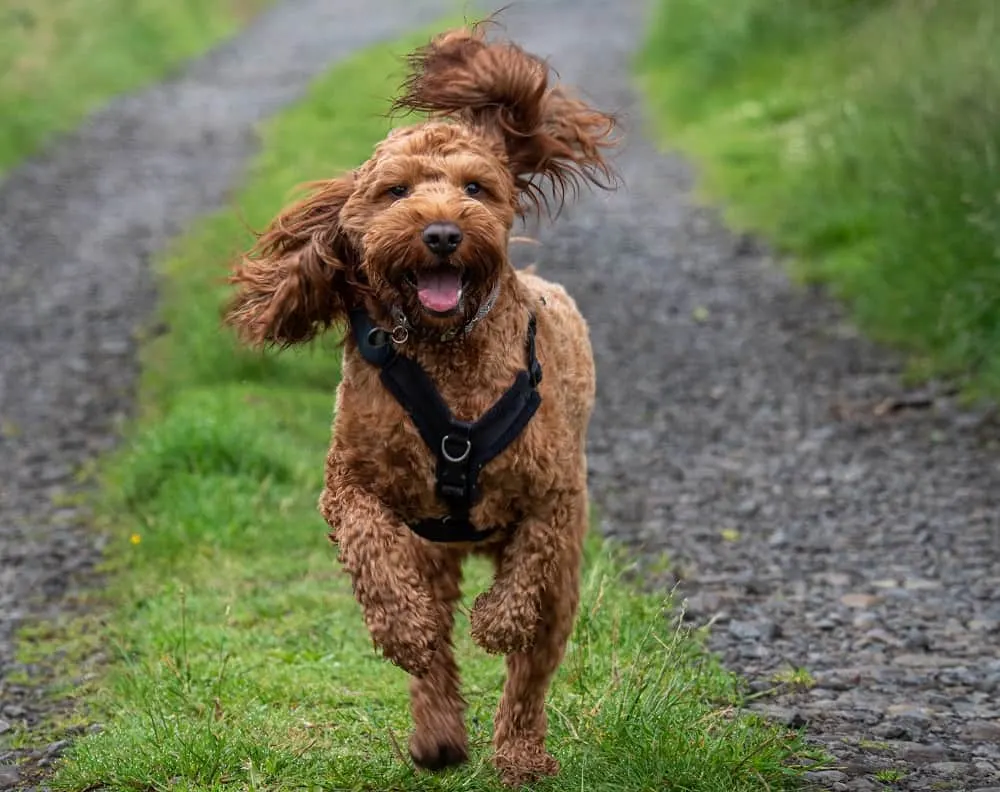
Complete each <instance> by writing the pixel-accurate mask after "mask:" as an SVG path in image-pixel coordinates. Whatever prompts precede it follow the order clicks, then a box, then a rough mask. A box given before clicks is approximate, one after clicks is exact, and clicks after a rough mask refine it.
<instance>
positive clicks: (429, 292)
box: [417, 269, 462, 313]
mask: <svg viewBox="0 0 1000 792" xmlns="http://www.w3.org/2000/svg"><path fill="white" fill-rule="evenodd" d="M461 293H462V279H461V278H460V277H459V274H458V272H457V271H455V270H452V269H440V270H434V271H433V272H421V273H418V274H417V297H419V298H420V302H421V303H423V306H424V307H425V308H429V309H430V310H432V311H437V312H438V313H444V312H446V311H453V310H455V309H456V308H457V307H458V299H459V297H460V296H461Z"/></svg>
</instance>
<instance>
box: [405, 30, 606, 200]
mask: <svg viewBox="0 0 1000 792" xmlns="http://www.w3.org/2000/svg"><path fill="white" fill-rule="evenodd" d="M409 62H410V74H409V76H408V77H407V79H406V80H405V82H404V83H403V94H402V96H400V97H399V98H398V99H397V100H396V102H395V103H394V105H393V107H394V109H395V110H403V111H416V112H422V113H428V114H430V115H431V117H450V118H453V119H455V120H457V121H461V122H463V123H467V124H469V125H471V126H474V127H477V128H479V129H480V130H481V131H482V132H483V133H484V134H487V135H490V136H495V137H499V138H500V139H501V140H502V141H503V143H504V147H505V149H506V151H507V156H508V158H509V161H510V168H511V171H512V172H513V174H514V178H515V182H516V184H517V187H518V188H519V190H520V191H521V193H522V196H523V197H524V199H525V202H526V203H527V205H528V206H529V207H532V206H533V207H534V208H542V207H545V208H546V209H550V208H551V207H550V198H549V196H548V195H546V193H545V190H544V189H543V186H542V185H540V184H538V183H536V182H534V181H533V180H532V177H533V176H536V175H537V176H540V177H542V179H543V181H547V182H548V185H549V187H550V188H551V190H552V197H553V198H554V199H555V202H556V204H557V206H561V205H562V204H563V202H564V201H565V197H566V193H567V191H568V190H572V191H574V192H576V191H577V190H578V189H579V187H580V185H581V182H582V181H588V182H590V183H592V184H595V185H597V186H599V187H602V188H605V189H610V188H612V187H613V186H614V183H615V181H616V177H615V175H614V173H613V171H612V169H611V167H610V166H609V164H608V163H607V162H606V161H605V159H604V156H603V150H604V149H607V148H610V147H611V146H614V145H615V141H614V140H612V138H611V135H612V132H613V131H614V129H615V119H614V117H613V116H611V115H609V114H607V113H603V112H601V111H599V110H595V109H594V108H592V107H590V106H588V105H587V104H585V103H584V102H582V101H580V100H579V99H577V98H575V97H573V96H571V95H570V94H569V92H568V91H567V90H566V88H565V87H563V86H562V85H558V84H557V85H555V86H550V85H549V67H548V65H547V64H546V63H545V62H544V61H542V60H541V59H540V58H538V57H536V56H534V55H531V54H529V53H527V52H525V51H524V50H522V49H521V48H520V47H518V46H517V45H515V44H513V43H510V42H502V43H491V42H487V41H486V39H485V36H484V35H483V33H482V31H481V28H480V27H478V26H476V27H473V28H471V29H458V30H452V31H449V32H447V33H444V34H442V35H440V36H438V37H437V38H435V39H433V40H432V41H431V42H430V43H429V44H428V45H427V46H425V47H423V48H421V49H419V50H417V51H416V52H414V53H413V54H412V55H410V58H409Z"/></svg>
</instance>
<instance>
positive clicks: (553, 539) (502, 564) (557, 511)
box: [470, 492, 587, 655]
mask: <svg viewBox="0 0 1000 792" xmlns="http://www.w3.org/2000/svg"><path fill="white" fill-rule="evenodd" d="M549 506H550V508H548V509H546V510H545V512H544V513H542V514H539V515H537V516H532V517H528V518H526V519H525V520H524V521H522V522H521V524H520V525H518V527H517V529H516V531H515V532H514V535H513V537H512V538H511V540H510V541H509V542H508V543H507V545H506V546H504V548H503V550H502V551H501V553H500V555H499V557H498V558H497V571H496V577H495V579H494V581H493V585H492V586H491V587H490V589H489V591H486V592H484V593H482V594H480V595H479V596H478V597H477V598H476V602H475V604H474V605H473V608H472V613H471V614H470V621H471V624H472V637H473V639H474V640H475V642H476V643H477V644H479V645H480V646H481V647H482V648H483V649H485V650H486V651H487V652H490V653H492V654H504V655H507V654H512V653H514V652H520V651H524V650H526V649H529V648H530V647H531V646H533V645H534V643H535V639H536V637H537V634H538V631H539V627H540V624H541V622H542V619H543V613H542V604H543V594H544V593H545V590H546V588H547V587H550V586H551V585H553V581H554V580H555V579H556V577H557V576H556V574H555V573H556V572H557V571H558V570H559V569H560V568H564V567H566V566H572V567H578V566H579V563H580V553H581V549H582V543H583V535H584V533H585V532H586V527H587V506H586V493H585V492H584V493H579V492H565V493H560V494H559V495H557V496H556V497H555V498H553V499H552V500H551V501H549Z"/></svg>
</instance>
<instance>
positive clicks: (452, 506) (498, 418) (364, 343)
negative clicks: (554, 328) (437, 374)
mask: <svg viewBox="0 0 1000 792" xmlns="http://www.w3.org/2000/svg"><path fill="white" fill-rule="evenodd" d="M351 330H352V332H353V334H354V340H355V342H356V343H357V345H358V351H359V352H360V353H361V356H362V357H363V358H364V359H365V360H366V361H368V362H369V363H371V364H372V365H374V366H378V367H379V368H380V369H381V373H380V377H381V380H382V384H383V385H385V387H386V388H387V389H388V391H389V392H390V393H391V394H392V395H393V396H394V397H395V398H396V401H398V402H399V404H400V405H401V406H402V408H403V409H404V410H406V412H407V414H408V415H409V416H410V419H411V420H412V421H413V424H414V426H416V428H417V431H418V432H420V436H421V437H422V438H423V440H424V442H425V443H426V444H427V447H428V448H429V449H430V450H431V452H432V453H433V454H434V455H435V457H437V487H436V491H437V495H438V497H439V498H441V500H442V501H444V503H445V504H446V505H447V507H448V515H447V516H446V517H438V518H431V519H426V520H420V521H419V522H417V523H414V524H411V525H410V526H409V527H410V530H412V531H413V532H414V533H416V534H418V535H419V536H422V537H423V538H424V539H427V540H429V541H431V542H480V541H482V540H484V539H487V538H489V537H490V536H492V535H493V534H494V533H495V532H496V531H497V530H498V529H499V528H500V526H493V527H490V528H485V529H483V530H479V529H477V528H476V527H475V526H474V525H472V523H471V521H470V519H469V512H470V511H471V510H472V507H473V505H475V503H476V501H477V500H478V499H479V491H478V489H477V486H476V485H477V482H478V479H479V472H480V471H481V470H482V469H483V467H484V466H485V465H486V464H487V463H488V462H489V461H490V460H492V459H494V458H495V457H496V456H497V455H498V454H500V453H501V452H502V451H503V450H504V449H505V448H507V446H509V445H510V444H511V443H512V442H514V440H515V438H517V436H518V435H519V434H521V432H522V431H523V430H524V427H526V426H527V425H528V422H529V421H530V420H531V417H532V416H533V415H534V414H535V411H536V410H537V409H538V405H539V404H540V403H541V400H542V398H541V395H540V394H539V393H538V383H540V382H541V381H542V367H541V365H540V364H539V362H538V358H537V357H536V356H535V316H534V314H532V315H531V316H530V318H529V320H528V343H527V347H528V349H527V352H528V367H527V369H526V370H523V371H519V372H518V373H517V376H516V377H515V379H514V384H513V385H511V386H510V387H509V388H508V389H507V391H506V392H505V393H504V394H503V395H502V396H501V397H500V398H499V399H498V400H497V401H496V402H495V403H494V404H493V406H492V407H490V409H489V410H487V411H486V413H485V414H484V415H483V416H482V417H481V418H480V419H479V420H478V421H475V422H474V423H469V422H468V421H459V420H458V419H456V418H455V417H454V416H453V415H452V414H451V410H449V409H448V405H447V404H445V402H444V399H442V398H441V394H440V393H438V391H437V388H435V387H434V383H433V382H431V379H430V377H428V376H427V372H426V371H424V369H423V368H422V367H421V365H420V364H419V363H417V362H416V361H415V360H413V359H412V358H408V357H405V356H404V355H400V354H397V353H396V350H395V348H394V347H393V345H392V343H391V338H390V335H389V333H388V332H387V331H385V330H383V329H382V328H380V327H377V326H376V325H375V324H374V323H373V322H372V320H371V318H370V317H369V316H368V314H367V313H366V312H365V311H364V310H356V311H353V312H352V313H351Z"/></svg>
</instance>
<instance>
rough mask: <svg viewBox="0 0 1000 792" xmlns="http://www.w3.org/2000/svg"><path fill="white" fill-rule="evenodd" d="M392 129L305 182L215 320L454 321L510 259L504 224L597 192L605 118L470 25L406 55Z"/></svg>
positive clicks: (276, 336)
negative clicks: (367, 153) (359, 317)
mask: <svg viewBox="0 0 1000 792" xmlns="http://www.w3.org/2000/svg"><path fill="white" fill-rule="evenodd" d="M411 67H412V68H411V73H410V76H409V78H408V79H407V81H406V83H405V85H404V92H403V95H402V96H401V97H400V98H399V99H397V101H396V103H395V108H396V109H398V110H409V111H418V112H422V113H426V114H427V115H428V118H429V120H427V121H425V122H422V123H418V124H414V125H412V126H408V127H403V128H400V129H397V130H395V131H394V132H393V133H391V134H390V135H389V136H388V137H387V138H386V139H385V140H383V141H382V142H381V143H379V144H378V145H377V146H376V147H375V150H374V153H373V155H372V157H371V159H369V160H368V161H367V162H365V163H364V164H363V165H361V167H359V168H357V169H356V170H354V171H353V172H351V173H349V174H346V175H344V176H342V177H340V178H338V179H333V180H330V181H325V182H319V183H317V184H314V185H313V192H312V193H311V194H310V195H309V197H307V198H306V199H304V200H302V201H300V202H299V203H297V204H295V205H293V206H291V207H289V208H288V209H286V210H285V211H283V212H282V213H281V214H280V215H279V216H278V217H277V218H275V220H274V221H273V222H272V223H271V225H270V227H269V228H268V229H267V230H266V232H265V233H264V234H262V235H261V236H260V238H259V239H258V241H257V244H256V246H255V247H254V249H253V250H251V251H250V253H249V254H248V255H247V256H245V257H244V259H243V261H242V263H241V264H240V266H238V267H237V268H236V271H235V273H234V274H233V276H232V278H231V282H232V283H234V284H236V285H237V287H238V291H237V294H236V295H235V297H234V298H233V300H232V302H231V303H230V305H229V309H228V313H227V317H226V318H227V321H228V322H229V323H230V324H232V325H234V326H235V327H236V328H237V330H238V331H239V332H240V334H241V336H242V337H243V338H244V340H246V341H248V342H249V343H251V344H255V345H264V344H276V345H279V346H287V345H290V344H294V343H299V342H303V341H308V340H309V339H311V338H312V337H313V336H314V335H315V334H316V333H317V332H319V331H320V330H322V329H324V328H325V327H328V326H329V325H331V324H335V323H338V322H340V321H343V320H344V319H345V318H346V316H347V314H348V312H349V311H350V310H351V309H353V308H354V307H361V306H363V307H365V308H367V309H368V310H370V311H372V312H374V313H377V314H378V315H380V316H383V317H384V316H388V315H390V314H391V313H392V312H393V311H402V312H403V313H404V314H405V315H406V316H408V317H409V318H410V319H411V321H413V322H414V324H417V325H422V326H426V327H430V328H434V329H441V330H444V329H448V328H451V327H458V326H461V325H462V324H463V323H465V322H467V321H468V320H469V319H470V317H471V316H472V315H474V314H475V313H476V311H477V310H478V309H479V308H480V306H481V305H482V304H483V302H484V301H485V300H486V299H487V297H488V295H489V294H490V293H491V292H492V290H493V289H494V288H495V286H496V284H497V283H498V281H499V278H500V276H501V273H502V271H503V268H504V267H506V266H509V265H508V263H507V262H508V259H507V245H508V240H509V237H510V231H511V228H512V226H513V224H514V221H515V218H516V217H517V216H518V215H520V214H524V213H526V212H528V211H531V210H535V209H542V208H546V209H550V208H551V207H552V206H553V205H557V206H558V205H561V204H562V202H563V200H564V199H565V197H566V194H567V192H568V191H571V190H576V189H577V188H578V187H579V185H580V184H581V183H582V182H583V181H589V182H592V183H594V184H598V185H600V186H608V185H609V184H610V183H611V182H612V181H613V174H612V173H611V170H610V168H609V167H608V165H607V163H606V162H605V160H604V158H603V155H602V150H603V149H604V148H605V147H607V146H610V145H612V141H611V133H612V132H613V129H614V121H613V119H612V118H611V117H610V116H608V115H606V114H604V113H601V112H599V111H597V110H594V109H592V108H590V107H588V106H587V105H586V104H584V103H583V102H581V101H580V100H578V99H575V98H573V97H571V96H569V95H568V94H567V92H566V91H565V89H563V88H562V87H561V86H558V85H556V86H550V85H549V69H548V67H547V66H546V64H545V63H543V62H542V61H541V60H539V59H538V58H536V57H534V56H532V55H529V54H528V53H526V52H524V51H523V50H521V49H520V48H519V47H517V46H515V45H513V44H511V43H506V42H505V43H490V42H488V41H487V40H486V39H485V37H484V36H483V34H482V32H481V30H480V29H478V28H473V29H471V30H466V29H462V30H457V31H451V32H449V33H446V34H444V35H442V36H439V37H438V38H436V39H435V40H433V41H432V42H431V43H430V44H428V45H427V46H426V47H424V48H423V49H421V50H418V51H417V52H416V53H414V54H413V55H412V56H411Z"/></svg>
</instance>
